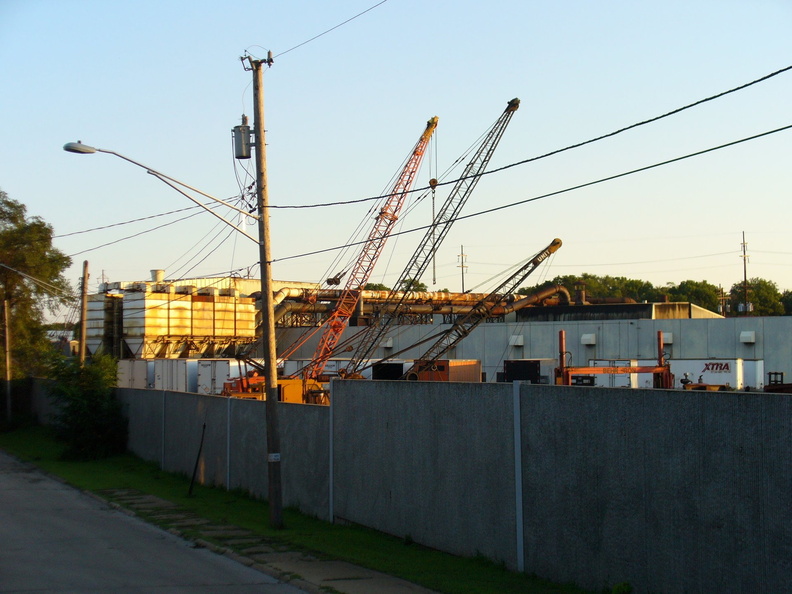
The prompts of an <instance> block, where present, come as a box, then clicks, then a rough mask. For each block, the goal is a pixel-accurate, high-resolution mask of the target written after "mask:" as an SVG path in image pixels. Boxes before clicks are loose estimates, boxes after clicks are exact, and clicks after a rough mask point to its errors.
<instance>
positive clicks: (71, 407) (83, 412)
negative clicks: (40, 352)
mask: <svg viewBox="0 0 792 594" xmlns="http://www.w3.org/2000/svg"><path fill="white" fill-rule="evenodd" d="M50 364H51V366H52V375H53V376H55V377H57V378H58V380H57V382H55V383H53V385H52V387H51V392H52V396H53V399H54V401H55V402H56V403H57V404H58V405H59V410H60V412H59V413H58V415H57V416H56V429H57V432H58V436H59V437H60V438H61V439H62V440H64V441H65V442H66V451H65V452H64V457H66V458H70V459H78V460H90V459H96V458H104V457H107V456H111V455H113V454H120V453H122V452H123V451H124V450H125V449H126V442H127V423H126V420H125V419H124V416H123V414H122V411H121V404H120V403H119V401H118V400H117V399H116V397H115V393H114V390H113V388H115V387H116V384H117V383H118V362H117V361H116V360H115V359H113V358H112V357H110V356H108V355H99V356H95V357H93V358H91V359H89V360H87V361H86V363H85V365H80V363H79V361H78V360H77V359H75V358H68V359H67V358H65V357H52V358H51V359H50Z"/></svg>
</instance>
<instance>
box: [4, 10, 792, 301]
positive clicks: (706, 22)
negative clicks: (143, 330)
mask: <svg viewBox="0 0 792 594" xmlns="http://www.w3.org/2000/svg"><path fill="white" fill-rule="evenodd" d="M361 13H362V14H361ZM353 17H356V18H353ZM350 19H351V20H350ZM791 25H792V3H790V2H789V1H788V0H758V1H756V2H751V3H748V2H739V1H733V0H711V1H710V0H706V1H705V0H686V1H677V0H663V1H662V2H659V1H658V2H655V1H646V2H634V1H628V0H624V1H608V0H605V1H603V2H588V1H564V0H562V1H558V2H536V1H530V2H529V1H526V2H497V1H495V2H490V3H487V4H486V5H485V4H483V3H481V2H472V1H468V0H455V1H451V0H448V1H446V0H437V1H431V2H426V1H420V2H419V1H418V0H386V1H385V2H381V1H380V0H339V1H335V2H319V1H308V0H292V1H290V2H271V1H261V0H260V1H257V2H248V1H245V0H243V1H241V2H238V3H236V4H234V5H233V6H231V5H227V4H226V5H223V4H221V3H219V2H214V1H212V2H210V1H206V0H190V2H186V1H181V0H172V1H171V0H159V1H157V2H153V1H148V0H139V1H136V2H106V1H94V0H71V1H69V2H63V1H62V0H0V130H1V131H2V138H3V140H4V142H2V143H0V189H2V190H4V191H5V192H6V193H7V194H8V195H9V196H10V197H11V198H12V199H14V200H17V201H19V202H22V203H23V204H25V205H26V206H27V209H28V214H29V215H30V216H38V217H41V218H43V219H44V220H45V221H47V222H48V223H50V224H51V225H52V226H53V228H54V231H55V236H56V237H55V240H54V243H55V246H56V247H57V248H58V249H60V250H62V251H63V252H64V253H66V254H68V255H70V256H72V259H73V266H72V267H71V268H70V269H69V270H68V271H67V277H68V278H69V279H70V280H73V281H74V283H75V285H76V284H77V282H78V280H79V277H80V276H81V269H82V263H83V261H84V260H87V261H88V262H89V269H90V284H89V287H90V289H91V290H92V291H95V290H97V289H98V285H99V283H100V282H102V281H109V282H113V281H131V280H148V279H149V278H150V270H152V269H158V268H159V269H164V270H165V276H166V277H167V278H169V279H171V278H189V277H197V276H214V275H218V274H223V273H228V272H230V271H233V273H234V274H240V275H242V276H248V275H252V276H258V246H257V245H256V244H255V243H254V242H253V241H251V240H250V239H248V238H247V237H245V236H244V235H242V234H241V233H238V232H236V231H235V230H234V229H232V228H231V227H229V226H227V225H226V224H224V223H222V222H220V221H218V219H217V218H215V217H213V216H212V215H211V214H209V213H206V212H204V211H202V210H200V209H196V208H190V207H192V206H193V204H192V202H190V201H189V200H188V199H187V198H185V197H184V196H183V195H182V194H179V193H178V192H176V191H174V190H173V189H172V188H170V187H169V186H167V185H165V184H164V183H162V182H161V181H159V180H158V179H156V178H155V177H154V176H152V175H149V174H147V173H146V168H150V169H153V170H156V171H159V172H162V173H164V174H166V175H168V176H171V177H173V178H175V179H177V180H179V181H182V182H184V183H186V184H189V185H190V186H193V187H195V188H197V189H199V190H201V191H203V192H205V193H208V194H210V195H212V196H215V197H218V198H221V199H224V200H228V201H231V202H235V201H237V200H239V196H240V195H241V193H242V189H244V187H245V186H247V185H249V184H250V182H251V181H252V178H251V177H250V173H249V172H250V171H252V167H253V162H252V160H251V161H243V162H239V161H236V160H235V159H234V158H233V147H232V137H231V129H232V127H233V126H235V125H236V124H238V123H239V122H240V118H241V116H242V115H243V114H247V115H248V117H249V118H250V120H251V123H252V119H253V91H252V75H251V73H250V72H248V71H246V70H245V69H244V68H243V63H242V61H241V60H240V57H242V56H244V55H246V53H247V54H249V55H251V56H253V57H254V58H264V57H266V55H267V51H271V52H272V53H273V55H274V58H275V61H274V64H273V65H272V67H271V68H269V69H267V70H266V72H265V74H264V81H265V82H264V86H265V105H266V108H265V125H266V129H267V167H268V179H269V201H270V204H271V205H272V206H273V207H288V206H298V205H299V206H304V205H317V204H335V203H339V202H346V201H352V200H359V199H362V198H370V197H375V196H378V195H381V194H382V193H385V192H387V191H388V190H389V188H390V187H391V185H392V183H393V180H394V176H395V175H396V174H397V173H398V171H400V169H401V167H402V165H403V163H404V160H405V159H406V157H407V156H408V154H409V153H410V151H411V149H412V148H413V146H414V145H415V143H416V141H417V140H418V137H419V136H420V134H421V132H422V131H423V129H424V127H425V123H426V121H427V120H428V119H429V118H431V117H432V116H438V117H439V124H438V127H437V131H436V133H435V135H434V138H433V140H432V144H431V145H430V149H429V151H427V155H426V156H425V158H424V161H423V165H422V168H421V170H420V172H419V174H418V176H417V178H416V187H417V188H421V187H426V186H427V185H428V180H429V179H430V178H431V177H439V178H440V179H441V180H443V181H451V180H453V179H454V174H455V173H456V174H459V172H460V168H459V167H457V168H456V169H452V168H451V167H452V164H453V163H454V162H455V161H457V160H459V159H460V157H462V156H463V155H464V154H465V153H466V151H467V150H468V149H469V148H470V147H475V145H476V143H477V142H478V141H480V137H481V135H482V134H484V133H485V132H486V131H487V130H488V129H489V127H490V126H491V125H492V124H493V123H494V122H495V121H496V119H497V118H498V117H499V116H500V114H501V112H502V111H503V110H504V108H505V107H506V104H507V102H508V101H509V100H510V99H512V98H514V97H517V98H519V99H520V100H521V105H520V108H519V110H518V111H517V112H516V113H515V114H514V116H513V118H512V120H511V122H510V124H509V127H508V128H507V130H506V131H505V134H504V136H503V138H502V140H501V142H500V144H499V146H498V148H497V150H496V151H495V154H494V156H493V158H492V161H491V162H490V164H489V169H490V170H493V169H498V168H502V167H506V166H508V165H512V164H515V163H520V162H522V161H526V160H529V159H532V158H534V157H538V156H541V155H545V154H547V153H550V152H553V151H557V150H558V149H562V148H565V147H568V146H570V145H575V144H578V143H580V142H584V141H587V140H590V139H593V138H597V137H599V136H602V135H606V134H609V133H611V132H614V131H616V130H620V129H622V128H625V127H628V126H631V125H633V124H636V123H639V122H643V121H645V120H648V119H651V118H654V117H656V116H660V115H663V114H666V113H668V112H671V111H673V110H676V109H678V108H680V107H684V106H687V105H690V104H692V103H695V102H698V101H700V100H702V99H705V98H708V97H712V96H715V95H718V94H720V93H722V92H724V91H728V90H730V89H734V88H736V87H739V86H741V85H744V84H746V83H749V82H751V81H755V80H757V79H760V78H762V77H764V76H766V75H768V74H771V73H774V72H777V71H779V70H781V69H784V68H787V67H789V66H790V65H792V36H791V35H789V31H790V26H791ZM790 104H792V71H787V72H783V73H781V74H778V75H777V76H774V77H771V78H769V79H767V80H765V81H763V82H760V83H757V84H754V85H752V86H749V87H747V88H745V89H743V90H740V91H737V92H734V93H731V94H728V95H726V96H724V97H721V98H718V99H714V100H712V101H708V102H705V103H703V104H701V105H698V106H696V107H693V108H690V109H687V110H684V111H683V112H681V113H678V114H676V115H672V116H669V117H666V118H663V119H661V120H659V121H656V122H653V123H650V124H646V125H643V126H639V127H636V128H634V129H631V130H629V131H626V132H623V133H620V134H618V135H616V136H612V137H609V138H607V139H604V140H600V141H597V142H593V143H590V144H587V145H585V146H583V147H580V148H577V149H573V150H568V151H564V152H562V153H560V154H556V155H553V156H550V157H546V158H541V159H537V160H532V161H530V162H528V163H524V164H521V165H515V166H513V167H509V168H507V169H504V170H502V171H500V172H496V173H493V174H491V175H487V176H484V177H483V178H482V179H481V180H480V182H479V184H478V186H477V187H476V190H475V192H474V193H473V194H472V195H471V197H470V198H469V200H468V201H467V203H466V205H465V208H464V210H463V213H462V214H463V215H475V214H476V213H479V212H481V211H485V210H490V209H496V208H498V207H502V208H498V209H497V210H494V211H493V212H490V213H488V214H482V215H477V216H469V217H467V218H464V219H463V220H459V221H458V222H456V223H455V224H454V226H453V227H452V228H451V231H450V232H449V234H448V236H447V238H446V240H445V242H444V243H443V245H442V246H441V247H440V249H439V250H438V252H437V254H436V259H435V263H434V267H433V268H431V267H430V269H429V270H428V272H427V273H426V274H425V275H424V277H423V278H422V280H423V281H424V282H425V283H426V284H427V285H429V288H430V289H431V290H440V289H445V288H448V289H450V290H451V291H459V290H462V287H463V283H464V288H465V289H466V290H474V291H477V292H486V291H487V290H488V289H490V288H492V287H493V286H494V285H495V284H497V283H496V281H495V280H493V279H497V278H502V275H503V273H504V272H505V271H507V270H509V269H511V268H512V267H513V266H514V265H516V264H518V263H521V262H523V261H525V260H526V259H527V258H529V257H531V256H532V255H534V254H535V253H537V252H539V251H540V250H542V249H543V248H544V247H546V246H547V245H548V244H549V243H550V242H551V241H552V240H553V238H555V237H558V238H560V239H561V240H562V241H563V247H562V248H561V249H560V250H559V251H558V252H557V253H556V254H555V255H554V256H553V257H552V258H551V259H549V260H548V263H547V264H546V265H543V267H542V268H541V269H540V270H538V271H537V272H536V274H535V275H534V277H533V278H532V279H531V281H530V283H527V284H533V283H535V282H536V283H538V282H540V281H543V280H546V279H548V278H552V277H554V276H556V275H575V274H581V273H590V274H596V275H612V276H624V277H628V278H637V279H641V280H645V281H648V282H651V283H652V284H654V285H658V286H662V285H665V284H666V283H674V284H676V283H679V282H681V281H683V280H687V279H691V280H706V281H708V282H710V283H713V284H715V285H722V286H723V287H724V288H726V289H728V288H729V287H731V286H732V285H733V284H735V283H738V282H741V281H742V278H743V274H744V269H743V262H744V259H743V258H742V257H741V255H742V242H743V233H744V234H745V242H746V244H747V246H746V252H747V255H748V260H747V275H748V277H749V278H752V277H759V278H764V279H767V280H771V281H773V282H775V283H776V284H777V285H778V287H779V289H781V290H786V289H792V233H790V228H791V227H792V207H790V205H789V199H790V197H792V166H790V160H789V155H790V149H792V130H785V131H780V132H777V133H773V134H770V135H767V136H764V137H761V138H758V139H754V140H751V141H747V142H743V143H739V144H736V145H734V146H730V147H728V148H723V149H720V150H716V151H712V152H708V153H706V154H703V155H700V156H696V157H691V158H689V159H684V160H681V161H676V162H673V163H670V164H667V165H663V166H660V167H655V168H652V169H649V170H646V171H643V172H640V173H635V174H632V175H627V176H623V177H618V178H616V179H613V180H611V181H605V182H602V183H597V184H593V185H587V186H586V187H583V188H580V189H577V190H573V191H568V192H561V193H559V192H560V191H562V190H565V189H567V188H572V187H575V186H579V185H582V184H589V182H594V181H597V180H601V179H604V178H608V177H612V176H617V175H619V174H622V173H625V172H629V171H632V170H635V169H640V168H644V167H647V166H651V165H655V164H658V163H662V162H665V161H668V160H671V159H676V158H678V157H683V156H685V155H689V154H692V153H696V152H699V151H703V150H706V149H711V148H713V147H718V146H720V145H723V144H727V143H731V142H734V141H738V140H742V139H744V138H748V137H751V136H755V135H758V134H762V133H765V132H770V131H773V130H777V129H779V128H783V127H785V126H789V125H790V124H792V115H790V112H789V105H790ZM77 140H81V141H82V142H84V143H86V144H88V145H92V146H95V147H99V148H102V149H105V150H112V151H115V152H117V153H119V154H122V155H124V156H125V157H128V158H130V159H132V160H134V161H137V162H138V163H140V164H142V165H144V166H145V167H138V166H135V165H133V164H131V163H129V162H127V161H125V160H123V159H120V158H117V157H116V156H113V155H109V154H94V155H74V154H71V153H67V152H64V151H63V150H62V147H63V145H64V144H65V143H66V142H71V141H77ZM464 162H465V161H464V160H463V161H462V164H463V165H464ZM450 187H451V186H450V185H445V186H441V187H439V188H438V189H437V191H436V194H435V196H434V200H435V205H436V206H435V207H436V208H439V207H440V205H441V204H442V203H443V201H444V200H445V198H446V196H447V194H448V191H449V189H450ZM547 194H552V195H550V196H546V197H544V198H540V199H536V200H530V199H532V198H537V197H541V196H545V195H547ZM197 197H199V198H200V196H197ZM419 197H422V198H421V199H420V200H419ZM431 202H432V198H431V196H428V195H427V194H426V192H423V193H421V192H415V193H413V194H411V199H410V201H409V203H408V204H406V205H405V207H404V208H403V210H402V213H401V215H402V216H401V217H400V220H399V222H398V225H397V230H399V231H401V232H405V233H403V234H401V235H399V236H398V237H393V238H391V239H390V240H389V241H388V243H387V245H386V247H385V249H384V251H383V254H382V256H381V257H380V259H379V261H378V262H377V265H376V267H375V268H374V270H373V271H372V274H371V277H370V282H382V283H384V284H386V285H389V282H390V283H392V282H395V280H396V279H397V278H398V277H399V276H400V274H401V272H402V270H404V268H405V267H406V265H407V261H408V259H409V257H410V256H411V255H412V254H413V252H414V251H415V248H416V246H417V245H418V241H419V240H420V239H421V237H422V236H423V231H420V232H412V233H409V232H407V231H409V230H411V229H416V228H419V227H422V226H423V225H426V224H428V223H429V221H430V220H431V208H432V206H431ZM518 203H520V204H518ZM372 204H374V203H373V202H371V201H369V202H358V203H355V204H348V205H338V204H336V205H334V206H324V207H315V208H301V209H288V208H272V209H271V216H270V226H271V230H272V244H271V251H272V259H273V264H272V266H273V277H274V278H275V279H277V280H292V281H307V282H320V281H322V280H323V279H325V278H327V277H328V276H331V275H334V274H337V273H339V272H342V271H343V270H345V269H348V266H349V262H351V260H352V259H353V258H354V257H355V256H356V255H357V253H358V252H359V248H353V249H350V250H347V251H345V252H341V251H339V250H334V249H332V248H336V247H338V246H343V245H345V244H347V243H349V242H350V241H352V240H353V239H355V237H356V236H355V233H356V230H357V232H358V233H360V231H361V230H362V231H363V232H367V231H368V229H370V228H371V226H372V225H373V218H372V217H373V215H372V214H371V213H370V212H369V208H370V207H371V206H372ZM510 205H511V206H510ZM184 209H188V210H184ZM219 212H222V213H223V214H225V212H226V211H225V209H223V208H221V210H220V211H219ZM163 213H171V214H169V215H163ZM160 215H162V216H160ZM132 221H134V222H132ZM239 223H240V225H241V226H242V227H244V228H245V229H246V230H247V231H248V233H250V234H251V235H253V236H256V235H257V229H256V226H255V224H254V223H255V222H254V221H253V220H250V219H249V218H243V219H242V220H241V221H239ZM306 254H307V255H306ZM460 254H464V258H461V257H460ZM460 263H464V264H465V266H466V267H464V268H463V267H461V266H460ZM463 275H464V277H463ZM389 286H390V285H389Z"/></svg>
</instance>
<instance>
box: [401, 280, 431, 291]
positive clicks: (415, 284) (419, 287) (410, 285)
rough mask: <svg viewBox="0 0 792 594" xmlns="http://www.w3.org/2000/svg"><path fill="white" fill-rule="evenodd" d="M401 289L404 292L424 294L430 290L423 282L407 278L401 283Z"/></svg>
mask: <svg viewBox="0 0 792 594" xmlns="http://www.w3.org/2000/svg"><path fill="white" fill-rule="evenodd" d="M400 288H401V290H402V291H415V292H422V291H428V290H429V287H427V286H426V283H422V282H421V281H419V280H415V279H412V278H405V279H404V280H403V281H402V282H401V287H400Z"/></svg>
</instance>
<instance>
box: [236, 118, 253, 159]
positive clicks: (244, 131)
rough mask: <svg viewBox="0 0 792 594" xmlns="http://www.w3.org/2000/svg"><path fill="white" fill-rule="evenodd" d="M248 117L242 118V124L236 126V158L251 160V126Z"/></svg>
mask: <svg viewBox="0 0 792 594" xmlns="http://www.w3.org/2000/svg"><path fill="white" fill-rule="evenodd" d="M247 122H248V119H247V116H246V115H243V116H242V124H241V125H240V126H234V158H236V159H250V126H248V123H247Z"/></svg>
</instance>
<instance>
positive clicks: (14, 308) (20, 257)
mask: <svg viewBox="0 0 792 594" xmlns="http://www.w3.org/2000/svg"><path fill="white" fill-rule="evenodd" d="M52 235H53V230H52V226H50V225H49V224H47V223H46V222H44V220H43V219H41V218H40V217H28V216H27V209H26V207H25V205H24V204H21V203H19V202H17V201H15V200H12V199H11V198H9V196H8V194H6V193H5V192H3V191H2V190H0V299H2V300H5V301H6V302H7V304H8V311H9V327H10V335H11V356H12V363H13V364H12V366H11V368H12V371H13V375H14V377H24V376H27V375H31V374H37V373H40V372H41V371H42V361H43V359H44V357H43V356H42V353H44V352H46V350H48V349H49V348H50V345H49V343H48V342H47V336H46V331H45V328H44V315H45V312H46V311H47V309H49V310H50V311H52V310H54V308H55V307H57V306H58V305H61V304H66V303H69V302H71V301H72V299H73V298H74V297H73V291H72V289H71V287H69V283H68V282H67V281H66V278H65V277H64V276H63V273H64V271H65V270H66V269H67V268H68V267H69V266H70V265H71V258H69V257H68V256H67V255H66V254H64V253H63V252H61V251H60V250H58V249H56V248H55V247H53V245H52ZM4 356H5V355H4V354H3V355H0V360H3V364H5V361H4Z"/></svg>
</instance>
